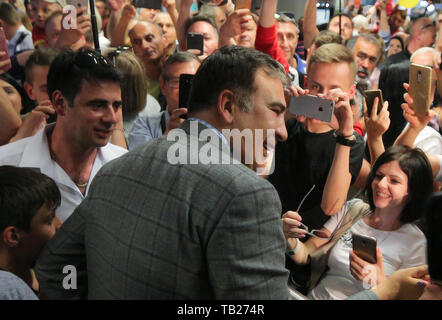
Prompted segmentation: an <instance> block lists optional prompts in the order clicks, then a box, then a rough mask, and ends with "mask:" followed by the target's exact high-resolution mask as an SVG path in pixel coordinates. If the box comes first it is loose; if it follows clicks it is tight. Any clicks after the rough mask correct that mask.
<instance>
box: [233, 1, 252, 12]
mask: <svg viewBox="0 0 442 320" xmlns="http://www.w3.org/2000/svg"><path fill="white" fill-rule="evenodd" d="M251 5H252V0H236V1H235V10H239V9H249V10H250V7H251Z"/></svg>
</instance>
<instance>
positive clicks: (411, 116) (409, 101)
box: [401, 83, 435, 132]
mask: <svg viewBox="0 0 442 320" xmlns="http://www.w3.org/2000/svg"><path fill="white" fill-rule="evenodd" d="M404 88H405V90H407V92H406V93H405V94H404V100H405V103H403V104H401V108H402V110H404V113H403V115H404V118H405V120H407V122H408V123H409V124H410V127H411V128H413V129H415V130H417V131H418V132H421V131H422V130H423V129H424V128H425V127H426V126H427V124H428V122H430V120H431V119H432V118H433V117H434V115H435V112H434V111H433V110H428V111H427V113H426V114H425V115H420V114H417V113H416V112H415V111H414V108H413V97H412V96H411V94H410V93H409V92H408V90H409V89H410V86H409V84H408V83H404Z"/></svg>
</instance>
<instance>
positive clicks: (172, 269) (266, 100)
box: [36, 46, 289, 299]
mask: <svg viewBox="0 0 442 320" xmlns="http://www.w3.org/2000/svg"><path fill="white" fill-rule="evenodd" d="M286 83H287V76H286V74H285V72H284V70H283V68H282V67H281V66H280V65H279V64H278V63H277V62H276V61H275V60H273V59H272V58H270V57H269V56H267V55H265V54H263V53H261V52H259V51H256V50H253V49H247V48H242V47H237V46H232V47H225V48H222V49H220V50H218V51H217V52H215V53H214V54H212V55H210V56H209V57H208V58H207V59H206V60H205V61H204V62H203V64H202V65H201V67H200V68H199V70H198V72H197V74H196V76H195V79H194V83H193V88H192V92H191V94H190V101H189V119H188V120H187V121H185V122H184V123H183V125H182V126H181V127H180V128H178V129H174V130H172V131H171V132H170V133H169V135H168V136H162V137H161V138H158V139H154V140H152V141H150V142H148V143H146V144H145V145H143V146H142V147H140V148H138V149H136V150H134V151H131V152H129V153H127V154H126V155H124V156H122V157H121V158H119V159H116V160H115V161H112V162H110V163H108V164H107V165H106V166H104V167H103V168H102V170H100V172H99V173H98V174H97V176H96V177H95V179H94V182H93V184H92V186H91V189H90V191H89V195H88V197H87V198H86V199H85V200H84V201H83V202H82V204H81V205H80V206H78V207H77V209H76V210H75V211H74V213H73V214H72V215H71V217H70V218H69V219H68V220H67V221H66V222H65V223H64V224H63V226H62V227H61V229H60V230H59V231H58V232H57V234H56V235H55V236H54V238H53V239H52V241H51V242H50V243H49V245H48V246H47V247H46V249H45V251H44V252H43V253H42V255H41V257H40V259H39V261H38V262H37V266H36V272H37V277H38V280H39V282H40V288H41V291H42V293H43V294H45V295H46V296H48V297H49V298H57V299H66V298H70V299H85V298H89V299H287V298H288V297H289V290H288V287H287V280H288V271H287V270H286V269H285V267H284V263H285V257H284V251H285V248H286V244H285V239H284V235H283V232H282V222H281V204H280V201H279V198H278V195H277V193H276V191H275V189H274V188H273V186H272V185H271V184H270V183H268V182H267V181H266V180H265V179H263V178H261V177H259V176H258V175H257V174H256V173H255V172H254V171H253V170H251V169H254V170H258V169H259V168H260V167H262V166H263V162H262V161H260V159H261V160H262V159H263V158H266V159H267V156H268V155H269V154H270V153H271V152H272V148H274V144H275V142H274V141H277V140H285V139H286V138H287V131H286V128H285V123H284V111H285V109H286V102H285V98H284V87H283V85H285V84H286ZM194 128H197V130H193V129H194ZM233 129H238V130H233ZM227 130H230V132H232V134H231V135H229V134H227V132H228V131H227ZM221 131H223V133H221ZM259 131H264V134H263V135H261V137H264V138H263V139H259V137H260V136H259V134H258V133H259ZM242 132H246V133H247V132H249V133H251V134H252V138H253V139H252V140H253V142H254V143H253V144H252V146H251V147H250V144H247V143H240V144H239V145H238V143H234V140H235V139H237V138H238V134H239V133H242ZM183 137H184V138H183ZM177 138H178V139H177ZM243 138H244V137H240V139H239V140H238V139H237V141H242V142H244V140H246V139H243ZM272 140H273V142H272ZM178 153H181V154H179V155H178ZM234 156H236V157H237V159H238V160H241V162H242V163H246V164H247V166H246V165H244V164H241V163H239V162H238V161H234V159H233V157H234ZM208 158H209V160H211V161H207V159H208ZM177 159H178V160H177ZM226 159H227V160H228V161H227V162H228V164H226V161H225V160H226ZM195 160H196V161H195ZM66 266H69V267H66ZM63 272H65V273H63Z"/></svg>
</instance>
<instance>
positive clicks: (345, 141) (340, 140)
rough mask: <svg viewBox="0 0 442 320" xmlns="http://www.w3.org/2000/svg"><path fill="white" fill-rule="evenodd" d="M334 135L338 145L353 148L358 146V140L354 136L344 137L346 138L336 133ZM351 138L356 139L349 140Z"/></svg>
mask: <svg viewBox="0 0 442 320" xmlns="http://www.w3.org/2000/svg"><path fill="white" fill-rule="evenodd" d="M333 135H334V136H335V138H336V143H339V144H341V145H343V146H346V147H353V146H354V145H355V144H356V138H355V137H354V136H353V135H351V136H345V137H344V136H341V135H339V134H337V133H336V131H335V132H334V133H333ZM350 137H354V139H347V138H350Z"/></svg>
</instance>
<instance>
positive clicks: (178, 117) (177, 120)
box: [163, 108, 187, 134]
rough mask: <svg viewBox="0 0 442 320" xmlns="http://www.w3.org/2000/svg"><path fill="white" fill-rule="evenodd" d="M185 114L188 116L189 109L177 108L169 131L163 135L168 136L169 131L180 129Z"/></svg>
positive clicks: (171, 116)
mask: <svg viewBox="0 0 442 320" xmlns="http://www.w3.org/2000/svg"><path fill="white" fill-rule="evenodd" d="M165 112H167V111H165ZM185 114H187V108H177V109H175V110H173V111H172V114H171V115H170V119H169V122H168V123H167V129H166V131H165V132H163V134H167V133H169V131H171V130H173V129H176V128H178V127H179V126H180V125H181V124H182V123H183V122H184V119H183V118H181V116H183V115H185Z"/></svg>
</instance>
